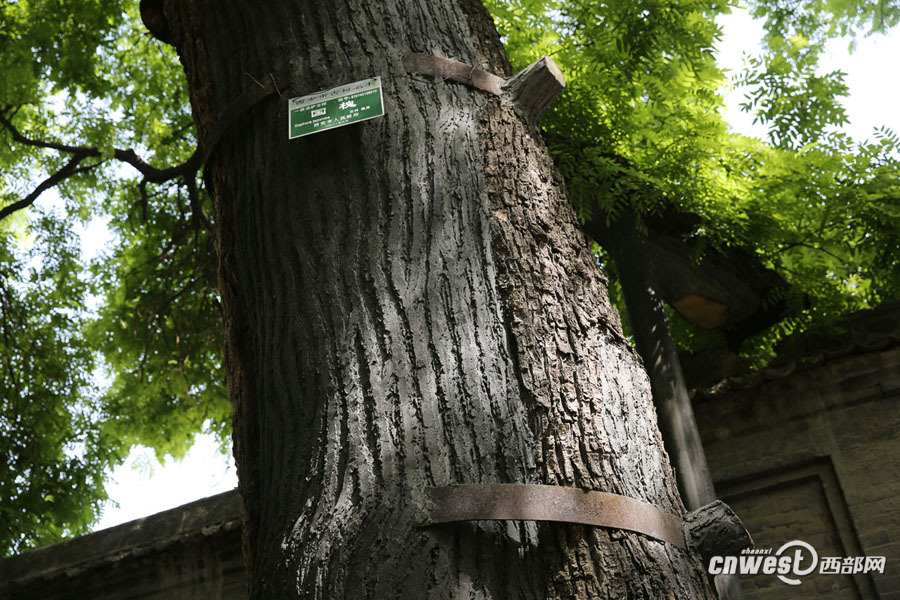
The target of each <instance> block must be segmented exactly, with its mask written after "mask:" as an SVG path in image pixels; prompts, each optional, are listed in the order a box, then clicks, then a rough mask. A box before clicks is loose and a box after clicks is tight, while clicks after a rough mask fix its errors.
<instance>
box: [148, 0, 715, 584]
mask: <svg viewBox="0 0 900 600" xmlns="http://www.w3.org/2000/svg"><path fill="white" fill-rule="evenodd" d="M163 12H164V21H165V23H164V28H165V30H166V32H167V35H168V37H169V39H171V40H172V41H173V42H174V44H175V45H176V47H177V49H178V51H179V54H180V56H181V59H182V62H183V64H184V67H185V71H186V73H187V76H188V82H189V86H190V93H191V101H192V104H193V109H194V114H195V120H196V122H197V126H198V131H199V137H200V141H201V144H202V145H206V146H207V149H209V146H210V145H211V142H212V140H214V139H215V138H216V137H217V136H218V133H219V131H217V127H220V126H221V123H222V122H223V121H224V115H226V114H227V112H228V110H229V105H230V104H232V103H233V102H234V100H235V98H238V97H239V96H240V95H241V94H242V92H243V91H245V90H246V89H248V88H251V87H252V86H254V85H261V84H262V83H263V82H264V81H265V78H266V77H267V76H268V74H269V73H279V72H280V71H283V70H284V71H287V73H288V77H287V82H288V83H287V86H286V85H285V84H284V83H283V84H282V86H279V91H280V92H281V93H283V94H284V96H283V97H282V96H280V95H278V94H275V95H272V96H269V97H268V98H266V99H264V100H262V101H261V102H259V103H257V104H255V105H254V106H252V107H251V108H249V109H247V110H246V111H244V112H243V114H242V115H241V116H240V117H239V118H238V119H237V120H236V121H234V123H233V125H232V126H231V127H229V128H228V130H227V131H226V132H225V133H224V135H223V136H222V137H221V139H220V141H219V143H218V144H217V145H216V147H215V148H214V150H213V151H212V155H211V157H210V159H209V162H208V164H207V167H206V175H207V179H208V181H209V183H210V186H211V188H212V191H213V194H214V197H215V200H216V206H217V231H218V251H219V260H220V285H221V294H222V301H223V305H224V315H225V327H226V332H227V336H226V337H227V348H226V360H227V371H228V385H229V388H230V390H231V396H232V401H233V405H234V431H235V453H236V458H237V461H238V469H239V475H240V488H241V494H242V498H243V501H244V505H245V556H246V559H247V563H248V569H249V574H250V579H251V590H252V597H253V598H266V599H271V598H279V599H285V598H378V599H382V598H450V597H453V598H461V597H465V598H523V599H537V598H648V599H650V598H652V599H657V598H678V599H681V598H690V599H700V598H710V597H712V596H711V592H710V591H709V588H708V584H707V582H706V578H705V577H704V576H703V573H702V569H701V567H700V565H699V564H697V563H696V561H695V559H694V558H693V557H691V556H690V555H688V554H687V553H685V552H684V551H682V550H679V549H677V548H675V547H673V546H669V545H666V544H664V543H662V542H659V541H656V540H654V539H651V538H648V537H645V536H642V535H639V534H633V533H627V532H624V531H619V530H607V529H602V528H591V527H584V526H577V525H566V524H541V523H535V522H500V523H496V522H477V523H466V524H461V525H459V524H456V525H443V526H437V527H431V528H422V527H418V526H417V524H416V519H417V515H419V514H420V510H421V502H422V498H423V488H425V487H426V486H429V485H447V484H452V483H481V482H504V483H507V482H520V483H526V482H528V483H544V484H553V485H566V486H578V487H583V488H590V489H595V490H604V491H609V492H615V493H620V494H625V495H628V496H632V497H635V498H639V499H642V500H645V501H647V502H650V503H652V504H654V505H655V506H657V507H659V508H660V509H663V510H666V511H669V512H673V513H676V514H682V513H683V508H682V505H681V501H680V500H679V498H678V494H677V491H676V487H675V483H674V477H673V475H672V472H671V469H670V468H669V466H668V461H667V457H666V455H665V452H664V450H663V446H662V441H661V439H660V436H659V433H658V430H657V427H656V417H655V414H654V410H653V405H652V403H651V399H650V390H649V385H648V382H647V377H646V374H645V373H644V371H643V368H642V367H641V364H640V361H639V359H638V358H637V357H636V354H635V353H634V352H633V350H632V349H631V348H630V347H629V345H628V344H627V343H626V341H625V340H624V339H623V338H622V335H621V333H620V324H619V322H618V318H617V316H616V313H615V311H614V310H613V309H612V308H611V306H610V304H609V302H608V300H607V296H606V281H605V279H604V277H603V275H602V273H601V272H600V271H599V270H598V269H597V267H596V265H595V264H594V260H593V257H592V256H591V254H590V252H589V250H588V247H587V244H586V241H585V238H584V236H583V235H582V234H581V233H580V231H579V229H578V226H577V223H576V220H575V216H574V213H573V210H572V208H571V207H570V205H569V203H568V200H567V198H566V194H565V189H564V187H563V184H562V182H561V180H560V178H559V176H558V175H557V173H556V172H555V170H554V167H553V164H552V162H551V160H550V157H549V156H548V154H547V151H546V149H545V147H544V146H543V144H542V142H541V141H540V138H539V136H538V135H536V133H535V132H534V131H533V130H531V129H530V128H529V126H528V125H526V124H525V123H524V122H523V121H522V119H521V118H520V116H519V114H518V113H517V112H516V111H515V110H514V107H513V106H512V105H511V104H510V103H509V102H508V101H504V100H501V99H500V98H497V97H496V96H492V95H490V94H487V93H485V92H483V91H480V90H477V89H473V88H470V87H467V86H465V85H462V84H459V83H456V82H453V81H442V80H440V79H435V78H433V77H428V76H422V75H415V74H409V73H406V72H405V71H404V68H403V64H402V58H403V56H404V55H405V54H407V53H409V52H419V53H423V54H430V55H436V56H441V57H447V58H453V59H455V60H458V61H462V62H464V63H466V64H470V65H473V66H477V67H481V68H484V69H486V70H488V71H491V72H494V73H496V74H498V75H501V76H508V75H509V74H510V73H509V64H508V61H507V59H506V56H505V54H504V51H503V48H502V46H501V44H500V41H499V39H498V37H497V34H496V30H495V29H494V27H493V23H492V21H491V20H490V17H489V16H488V15H487V13H486V11H485V10H484V8H483V6H481V4H480V3H479V2H477V1H476V0H384V1H377V2H372V1H362V0H333V1H330V2H311V1H308V0H303V1H300V0H295V1H288V0H271V1H269V2H266V3H251V2H231V1H228V2H212V1H211V0H180V1H175V0H167V2H165V4H164V11H163ZM376 75H379V76H381V77H382V81H383V84H384V92H385V105H386V115H385V116H384V117H383V118H380V119H376V120H373V121H368V122H365V123H362V124H356V125H352V126H349V127H344V128H341V129H336V130H332V131H329V132H325V133H320V134H316V135H312V136H309V137H304V138H301V139H299V140H294V141H290V142H289V141H288V140H287V135H286V126H287V97H288V95H292V96H297V95H302V94H306V93H311V92H314V91H318V90H321V89H326V88H329V87H334V86H336V85H341V84H344V83H349V82H353V81H358V80H361V79H364V78H367V77H372V76H376ZM285 87H288V89H284V88H285Z"/></svg>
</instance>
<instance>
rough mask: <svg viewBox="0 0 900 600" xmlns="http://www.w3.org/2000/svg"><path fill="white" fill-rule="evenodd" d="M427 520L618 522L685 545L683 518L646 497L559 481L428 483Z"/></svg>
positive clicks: (606, 524) (612, 524) (616, 524)
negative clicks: (428, 503)
mask: <svg viewBox="0 0 900 600" xmlns="http://www.w3.org/2000/svg"><path fill="white" fill-rule="evenodd" d="M425 491H426V493H427V495H428V497H429V499H430V500H431V507H430V511H429V514H428V517H427V519H426V524H428V525H434V524H438V523H452V522H455V521H482V520H492V521H498V520H507V519H513V520H522V521H558V522H563V523H581V524H584V525H596V526H600V527H615V528H617V529H626V530H628V531H635V532H637V533H643V534H644V535H649V536H650V537H652V538H655V539H657V540H662V541H664V542H669V543H670V544H672V545H674V546H678V547H679V548H684V547H685V542H684V533H683V532H682V529H681V524H682V519H681V518H680V517H677V516H675V515H673V514H669V513H666V512H663V511H661V510H659V509H658V508H656V507H655V506H653V505H652V504H648V503H646V502H643V501H641V500H636V499H634V498H629V497H628V496H621V495H619V494H610V493H607V492H595V491H585V490H582V489H580V488H569V487H560V486H555V485H523V484H499V483H486V484H465V485H452V486H445V487H430V488H426V490H425Z"/></svg>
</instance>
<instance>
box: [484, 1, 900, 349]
mask: <svg viewBox="0 0 900 600" xmlns="http://www.w3.org/2000/svg"><path fill="white" fill-rule="evenodd" d="M487 5H488V7H489V9H490V10H491V11H492V13H493V14H494V15H495V19H496V22H497V24H498V27H499V28H500V31H501V34H502V35H503V36H504V40H505V41H506V43H507V48H508V50H509V52H510V55H511V58H512V62H513V64H514V66H515V67H517V68H522V67H524V66H525V65H527V64H529V63H530V62H532V61H534V60H536V59H537V58H539V56H540V55H542V54H549V55H552V56H553V58H554V60H556V61H557V62H558V63H559V65H560V67H561V68H562V69H563V72H564V73H565V75H566V78H567V88H566V90H565V92H564V93H563V94H562V95H561V96H560V98H558V99H557V100H556V101H554V104H553V105H552V110H551V111H550V112H549V113H548V116H547V118H546V119H545V122H544V129H545V132H546V137H547V139H548V141H549V142H550V148H551V152H552V153H553V154H554V157H555V159H556V162H557V166H558V167H559V168H560V170H561V171H562V173H563V174H564V176H565V179H566V183H567V186H568V188H569V192H570V195H571V196H572V200H573V202H574V204H575V206H576V207H577V208H578V211H579V214H580V216H581V217H582V219H584V220H588V219H589V218H590V217H591V216H592V214H593V213H594V212H595V211H600V212H601V214H602V215H604V218H606V219H608V220H610V221H614V220H615V218H616V216H617V215H618V214H619V212H620V211H621V210H622V209H624V208H625V207H633V208H635V209H636V211H637V213H638V215H648V214H654V213H657V212H658V211H659V210H660V209H661V208H662V207H664V206H669V207H670V206H673V205H674V206H676V207H678V208H679V209H680V210H684V211H688V212H692V213H695V214H697V215H699V216H700V217H701V223H700V225H699V226H698V227H697V228H696V230H695V231H693V232H691V234H690V235H691V237H692V238H693V241H694V242H695V245H696V247H697V248H698V249H699V251H698V255H697V259H698V260H702V255H703V249H704V248H706V249H709V248H715V247H719V248H723V249H724V248H727V247H729V246H740V247H743V248H747V249H750V250H751V251H752V252H753V253H754V254H755V255H756V256H758V257H759V259H760V261H761V262H762V264H763V265H765V266H767V267H770V268H773V269H775V270H776V271H778V272H779V273H780V274H782V276H784V277H785V278H786V279H787V280H788V281H789V282H790V284H791V285H792V286H793V288H792V289H793V291H792V292H791V293H790V297H787V298H782V300H785V301H786V303H787V306H788V310H787V312H786V314H785V316H784V319H783V320H782V321H781V322H779V323H778V324H777V325H776V326H775V327H773V328H772V329H771V330H769V331H767V332H763V333H762V334H761V335H759V336H757V337H756V338H754V339H751V340H749V341H748V342H747V343H746V344H745V345H744V347H743V351H744V352H745V353H747V354H749V355H751V356H755V357H756V358H757V359H758V361H759V362H760V363H761V362H762V361H763V360H764V359H765V358H766V357H768V356H770V355H771V352H772V348H773V346H774V344H775V343H776V342H777V340H778V339H780V338H781V337H783V336H784V335H786V334H787V333H790V332H792V331H795V330H800V329H803V328H805V327H808V326H810V325H812V324H818V323H822V322H827V321H829V320H834V319H835V318H837V317H839V316H840V315H842V314H846V313H847V312H849V311H852V310H857V309H860V308H865V307H869V306H873V305H875V304H878V303H880V302H882V301H884V300H887V299H891V298H896V297H898V296H900V273H898V262H897V261H898V259H897V257H898V256H900V255H898V253H897V239H898V227H900V225H898V224H900V221H898V220H897V219H896V214H897V206H898V201H900V190H898V184H897V182H898V181H900V178H898V175H900V164H898V162H897V156H898V152H897V150H898V146H897V139H896V136H895V135H894V134H893V133H892V132H890V131H888V130H882V131H880V132H879V134H878V136H877V137H876V140H875V141H874V142H871V143H865V144H857V143H855V142H854V141H853V140H850V139H848V138H847V137H846V136H843V135H840V134H838V133H836V128H837V127H839V126H840V125H842V124H844V123H845V122H846V120H847V117H846V114H845V112H844V109H843V107H842V105H841V99H842V97H843V96H844V95H846V94H847V92H848V90H847V87H846V84H845V83H844V74H843V73H841V72H834V73H824V74H823V73H821V72H820V69H819V65H818V61H819V57H820V56H821V54H822V51H823V48H824V44H825V42H826V41H828V40H829V39H831V38H832V37H834V36H836V35H845V34H850V33H854V32H856V31H858V30H859V29H861V28H871V30H873V31H874V30H883V29H884V28H885V27H889V26H891V25H893V24H895V23H896V22H897V20H898V15H897V3H893V2H888V3H882V4H881V5H880V7H875V5H874V4H873V3H865V2H855V1H854V2H851V1H849V0H848V1H844V2H836V1H829V2H825V1H815V0H810V1H801V2H796V1H794V0H772V1H768V0H759V1H757V2H754V3H753V5H752V10H753V11H754V13H755V14H756V16H758V17H764V18H766V19H767V22H766V27H767V29H766V39H765V44H766V50H765V52H764V53H763V54H762V55H761V56H758V57H749V59H748V60H747V63H746V69H745V71H744V72H743V73H741V74H739V76H738V77H737V78H736V80H735V83H736V84H738V85H741V86H743V87H744V88H745V89H746V90H747V98H748V99H747V102H746V104H745V110H748V111H753V112H754V113H755V116H756V119H757V121H759V122H762V123H764V124H766V125H767V126H768V128H769V132H770V143H769V144H766V143H763V142H760V141H757V140H753V139H748V138H744V137H741V136H737V135H734V134H732V133H730V132H728V130H727V127H726V125H725V123H724V122H723V120H722V118H721V116H720V114H719V109H720V107H721V102H722V101H721V97H720V93H721V89H722V86H723V84H725V77H724V74H723V73H722V72H721V71H720V70H719V68H718V67H717V65H716V63H715V60H714V56H713V51H714V48H715V45H716V42H717V41H718V39H719V36H720V31H719V29H718V27H717V25H716V23H715V18H716V17H717V16H718V15H721V14H724V13H727V12H728V11H730V10H731V8H732V7H733V6H734V5H733V4H732V3H724V2H712V1H700V0H677V1H665V2H664V1H655V0H642V1H639V2H627V3H626V2H614V3H609V2H595V1H592V0H578V1H575V2H565V3H563V2H553V1H548V2H522V1H518V2H517V1H512V0H509V1H504V0H491V1H490V2H487ZM610 272H611V273H612V279H613V285H612V290H613V291H615V290H616V289H617V288H616V286H615V271H614V269H611V270H610ZM613 295H614V296H615V295H616V294H613ZM764 300H765V301H766V302H775V301H777V300H778V299H777V298H768V299H764ZM619 306H620V308H621V307H622V304H621V303H619ZM673 315H674V313H673ZM673 329H674V330H675V334H676V337H677V339H678V342H679V343H680V344H681V345H682V347H684V348H686V349H690V350H697V349H700V348H703V347H708V346H715V345H720V344H722V343H723V339H722V336H721V335H717V334H715V333H710V332H707V331H704V330H700V329H698V328H696V327H694V326H692V325H690V324H689V323H687V322H686V321H684V320H683V319H680V318H677V317H674V318H673Z"/></svg>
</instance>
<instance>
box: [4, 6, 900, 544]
mask: <svg viewBox="0 0 900 600" xmlns="http://www.w3.org/2000/svg"><path fill="white" fill-rule="evenodd" d="M485 4H486V5H487V6H488V8H489V10H490V11H491V12H492V14H493V15H494V17H495V20H496V23H497V26H498V29H499V30H500V32H501V35H502V36H503V40H504V42H505V44H506V47H507V50H508V52H509V54H510V57H511V60H512V62H513V64H514V66H515V67H517V68H522V67H524V66H526V65H527V64H529V63H531V62H533V61H534V60H536V59H538V58H540V57H541V56H543V55H551V56H553V58H554V60H556V61H557V63H558V64H559V65H560V66H561V67H562V69H563V71H564V73H565V75H566V78H567V81H568V85H567V87H566V90H565V91H564V93H563V95H562V96H561V97H560V98H559V99H558V100H557V101H556V102H555V103H554V104H553V105H552V107H551V110H550V112H549V113H548V115H547V117H546V119H545V121H544V125H543V127H544V133H545V135H546V139H547V141H548V143H549V144H550V146H551V150H552V152H553V154H554V157H555V159H556V162H557V166H558V167H559V169H560V170H561V172H562V173H563V175H564V176H565V179H566V182H567V185H568V187H569V190H570V194H571V197H572V200H573V202H574V203H575V204H576V207H577V209H578V211H579V213H580V214H581V215H582V217H584V218H588V217H589V216H591V215H592V214H595V213H597V212H598V211H599V212H601V213H602V214H604V215H607V216H608V218H609V219H614V218H615V216H616V215H617V214H618V213H619V212H621V211H622V210H623V209H624V208H626V207H634V208H635V209H636V211H637V212H638V214H640V215H651V214H655V213H658V212H660V211H662V210H663V209H666V208H667V207H676V208H677V209H678V210H681V211H686V212H691V213H695V214H697V215H699V217H700V221H699V225H698V226H697V227H696V228H695V230H694V231H692V232H690V233H689V235H690V236H692V237H693V238H695V239H697V240H699V241H700V242H702V243H701V244H700V245H699V247H700V248H701V251H700V253H699V255H698V256H697V257H696V258H697V260H702V248H704V247H709V248H714V247H723V248H724V247H741V248H745V249H747V250H749V251H750V252H752V253H753V254H754V255H755V256H757V257H758V258H759V260H760V261H761V262H762V263H763V264H764V265H765V266H767V267H769V268H772V269H774V270H776V271H777V272H779V273H780V274H782V275H783V276H784V277H785V279H786V280H787V281H788V282H789V283H790V284H791V286H792V287H791V290H792V291H791V292H790V294H791V295H792V299H791V302H788V304H787V305H788V307H789V309H788V311H787V312H786V313H785V314H784V317H783V319H782V320H781V321H779V322H778V323H777V324H776V325H774V326H773V327H771V328H770V329H769V330H767V331H765V332H763V333H761V334H760V335H758V336H756V337H755V338H752V339H750V340H747V341H746V342H745V344H744V347H743V348H742V350H743V352H745V353H746V354H748V355H752V356H755V357H758V358H759V361H760V362H761V361H763V360H764V359H765V357H766V356H768V354H769V353H770V352H771V348H772V347H773V345H774V342H775V341H777V339H779V338H780V337H782V336H784V335H785V334H786V333H789V332H790V331H792V330H796V329H798V328H804V327H808V326H810V325H811V324H815V323H822V322H828V321H829V320H833V319H835V318H837V317H839V316H840V315H843V314H846V313H847V312H850V311H853V310H856V309H859V308H865V307H869V306H874V305H877V304H879V303H881V302H883V301H885V300H888V299H893V298H897V297H898V296H900V263H898V260H900V259H898V257H900V226H898V223H900V189H898V185H900V184H898V181H900V180H898V177H897V175H898V168H900V163H898V145H900V139H898V136H897V135H896V134H895V133H894V132H892V131H890V130H888V129H885V128H883V129H881V130H879V131H877V132H874V133H873V137H872V139H871V140H868V141H863V140H853V139H850V138H849V137H848V136H847V135H845V134H842V133H840V131H839V129H838V127H839V126H840V125H841V124H842V123H844V122H845V121H846V115H845V112H844V109H843V107H842V105H841V99H842V97H844V96H845V95H846V94H847V92H848V89H847V86H846V84H845V82H844V75H843V74H842V73H840V72H834V73H824V74H823V73H822V72H821V69H820V68H819V59H820V58H821V56H822V52H823V49H824V44H825V43H826V41H828V40H829V39H832V38H833V37H835V36H840V35H854V36H861V35H878V34H880V33H882V32H884V31H887V30H888V29H890V28H891V27H893V26H894V25H896V23H897V21H898V20H900V3H898V2H880V3H870V2H862V1H860V0H842V1H837V2H835V1H829V2H824V1H823V0H802V1H800V2H796V1H790V2H788V1H786V0H759V1H754V2H752V3H751V5H750V10H751V12H752V13H753V14H754V15H755V16H757V17H759V18H762V19H765V22H766V39H765V47H764V52H762V53H761V54H760V55H758V56H752V57H751V58H750V59H749V60H748V62H747V65H746V69H745V70H744V71H743V72H741V73H738V74H736V75H735V76H734V80H735V82H736V83H737V84H739V85H741V86H744V89H746V91H747V103H746V106H745V108H746V110H748V111H751V112H752V113H753V114H754V115H755V117H756V118H757V119H758V120H759V121H760V122H761V123H763V124H765V125H766V126H767V127H768V130H769V139H768V140H767V141H760V140H756V139H752V138H747V137H743V136H741V135H738V134H735V133H733V132H732V131H730V130H729V128H728V126H727V124H726V123H725V121H724V120H723V118H722V116H721V108H722V90H723V86H724V85H725V84H726V83H727V75H726V74H725V73H724V72H723V71H722V70H721V68H720V67H719V66H718V65H717V63H716V59H715V48H716V44H717V42H718V40H719V39H720V36H721V30H720V28H719V26H718V25H717V24H716V17H718V16H719V15H722V14H725V13H727V12H728V11H730V10H732V9H733V8H734V7H735V5H734V4H733V3H731V2H715V1H712V0H642V1H640V2H598V1H594V0H575V1H569V2H562V1H559V0H547V1H539V0H488V1H487V2H485ZM0 49H2V51H0V60H2V63H0V72H2V73H3V77H2V78H0V177H2V178H0V348H2V354H0V356H2V361H0V402H2V404H0V431H2V433H3V436H2V437H0V451H2V456H4V457H5V461H6V464H7V468H6V469H4V470H3V471H2V472H0V490H2V496H0V497H2V498H3V500H2V502H0V515H2V518H0V547H2V549H3V552H4V553H10V552H16V551H21V550H23V549H26V548H30V547H34V546H37V545H41V544H45V543H49V542H52V541H56V540H58V539H61V538H62V537H65V536H68V535H72V534H77V533H80V532H83V531H85V530H86V529H87V528H88V527H89V525H90V524H91V523H92V522H93V521H94V520H95V519H96V517H97V515H98V511H99V508H100V506H101V503H102V501H103V500H104V499H105V493H104V490H103V482H104V479H105V473H107V472H108V469H109V468H110V467H112V466H114V465H116V464H118V463H120V462H121V461H122V460H123V459H124V457H125V456H126V455H127V453H128V450H129V448H130V447H131V446H132V445H134V444H145V445H147V446H150V447H152V448H154V449H156V451H157V453H158V454H159V455H160V456H165V455H167V454H169V455H172V456H174V457H178V456H181V455H182V454H183V453H184V452H185V450H186V448H187V447H188V445H189V444H190V442H191V440H192V438H193V436H194V435H195V434H196V433H197V432H199V431H212V432H215V433H216V434H217V435H218V436H219V439H220V440H221V441H222V443H223V445H226V441H227V436H228V434H229V427H230V424H229V414H230V412H229V411H230V409H229V406H228V399H227V394H226V392H225V390H224V383H223V379H224V376H223V373H222V364H221V349H220V346H221V337H222V334H221V327H220V324H219V311H218V295H217V292H216V281H215V277H216V275H215V273H216V266H215V252H214V248H213V234H212V232H213V230H214V227H215V224H214V223H212V222H211V219H210V217H209V215H210V214H211V212H212V211H211V210H210V208H211V207H210V200H209V198H208V196H207V194H206V192H205V189H204V183H203V179H202V175H203V171H202V165H201V158H200V154H199V153H197V152H196V137H195V134H194V130H193V122H192V120H191V114H190V106H189V103H188V99H187V94H186V85H185V81H184V75H183V72H182V70H181V66H180V64H179V62H178V58H177V56H176V55H175V53H174V51H173V50H172V49H171V47H169V46H167V45H165V44H163V43H161V42H160V41H158V40H156V39H154V38H152V37H151V36H150V35H149V33H148V32H147V31H146V29H145V27H144V25H143V24H142V23H141V19H140V15H139V6H138V3H137V2H135V1H130V0H119V1H117V2H113V3H109V2H105V3H101V2H97V1H80V2H73V1H71V0H18V1H12V2H5V3H3V4H2V6H0ZM92 219H100V220H102V221H103V222H105V223H106V224H107V226H108V228H109V231H110V232H111V242H110V243H109V244H108V245H107V246H106V247H105V248H104V249H103V250H102V251H101V252H100V254H99V255H98V256H96V257H94V258H92V259H90V260H84V259H83V257H82V253H81V252H80V247H79V238H78V236H77V235H76V232H77V231H79V230H80V229H79V228H83V227H84V226H85V225H86V224H87V223H89V222H91V220H92ZM598 252H600V251H599V249H598ZM601 259H603V257H602V256H601ZM772 300H774V299H772ZM675 318H676V320H677V317H675ZM676 333H677V336H678V340H679V343H680V344H681V345H682V346H683V347H685V348H686V349H698V348H702V347H708V346H710V345H716V344H721V343H722V340H721V337H720V336H718V335H717V334H716V333H715V332H713V333H710V332H707V331H704V330H699V329H698V328H696V327H693V326H691V325H689V324H687V323H686V322H685V321H677V322H676Z"/></svg>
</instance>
